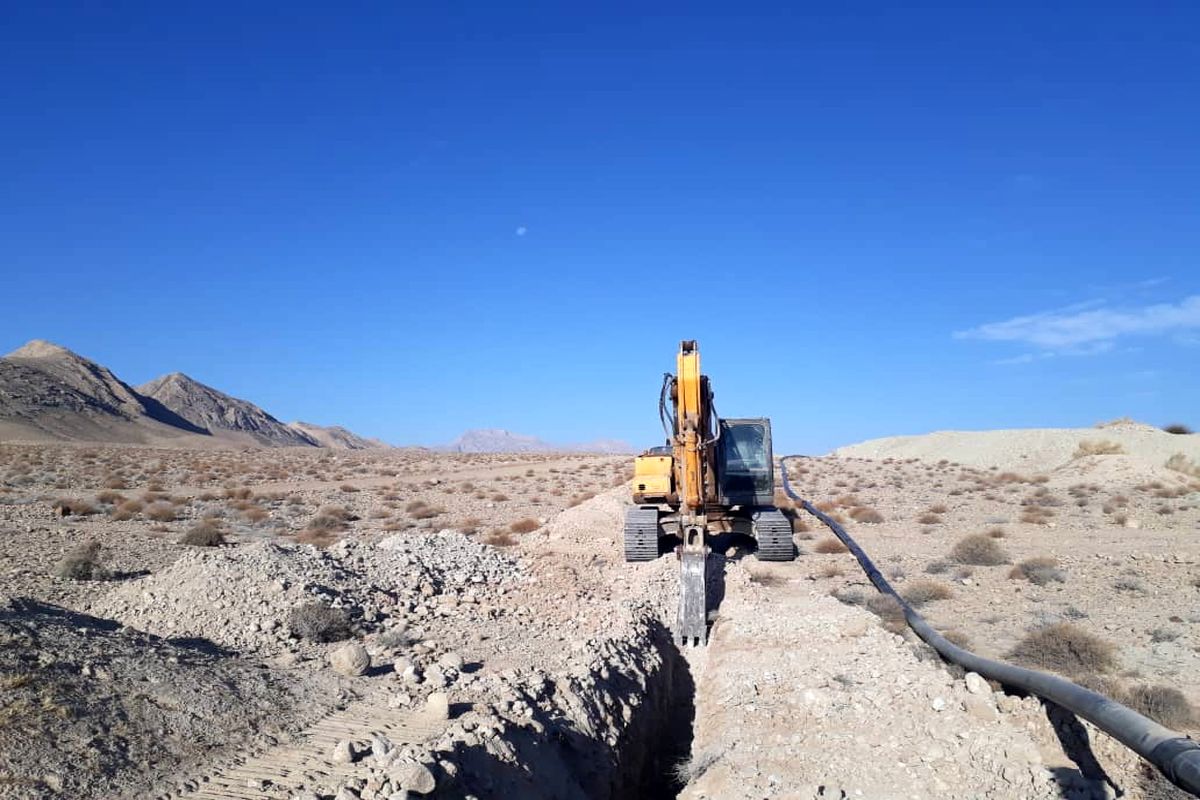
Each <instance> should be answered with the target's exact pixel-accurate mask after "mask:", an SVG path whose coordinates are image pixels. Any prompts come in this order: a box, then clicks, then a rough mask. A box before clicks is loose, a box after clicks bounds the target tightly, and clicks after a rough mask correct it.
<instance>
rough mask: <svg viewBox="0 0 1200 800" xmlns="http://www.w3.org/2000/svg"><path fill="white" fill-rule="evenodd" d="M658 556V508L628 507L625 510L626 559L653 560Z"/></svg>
mask: <svg viewBox="0 0 1200 800" xmlns="http://www.w3.org/2000/svg"><path fill="white" fill-rule="evenodd" d="M656 558H658V509H657V508H630V509H627V510H626V511H625V560H626V561H653V560H654V559H656Z"/></svg>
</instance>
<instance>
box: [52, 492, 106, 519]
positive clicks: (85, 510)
mask: <svg viewBox="0 0 1200 800" xmlns="http://www.w3.org/2000/svg"><path fill="white" fill-rule="evenodd" d="M54 510H55V511H57V512H58V513H59V514H60V515H62V516H64V517H66V516H73V517H86V516H90V515H91V514H96V513H98V512H99V509H97V508H96V507H95V506H94V505H92V504H91V503H89V502H88V501H87V500H78V499H75V498H71V497H60V498H59V499H57V500H55V501H54Z"/></svg>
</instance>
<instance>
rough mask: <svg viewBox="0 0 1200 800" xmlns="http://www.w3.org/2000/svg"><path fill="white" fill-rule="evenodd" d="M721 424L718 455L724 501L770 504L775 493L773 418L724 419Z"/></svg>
mask: <svg viewBox="0 0 1200 800" xmlns="http://www.w3.org/2000/svg"><path fill="white" fill-rule="evenodd" d="M720 426H721V435H720V438H719V439H718V440H717V457H718V459H719V463H718V469H719V470H720V475H719V479H720V487H721V497H722V502H724V503H728V504H730V505H755V506H767V505H770V504H771V502H772V501H773V499H774V495H775V479H774V473H773V470H772V468H771V423H770V421H769V420H765V419H753V420H729V419H723V420H721V421H720Z"/></svg>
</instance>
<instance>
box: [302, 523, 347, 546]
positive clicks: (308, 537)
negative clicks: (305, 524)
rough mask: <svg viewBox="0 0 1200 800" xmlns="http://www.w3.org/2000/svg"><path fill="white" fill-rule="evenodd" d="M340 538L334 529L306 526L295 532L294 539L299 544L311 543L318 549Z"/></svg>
mask: <svg viewBox="0 0 1200 800" xmlns="http://www.w3.org/2000/svg"><path fill="white" fill-rule="evenodd" d="M340 538H342V537H341V535H340V534H339V533H338V532H337V531H334V530H313V529H312V528H306V529H305V530H302V531H300V532H299V533H297V534H296V536H295V539H296V542H297V543H299V544H311V545H312V546H313V547H315V548H317V549H318V550H324V549H325V548H326V547H329V546H330V545H331V544H333V543H334V542H336V541H337V540H338V539H340Z"/></svg>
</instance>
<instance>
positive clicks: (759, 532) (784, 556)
mask: <svg viewBox="0 0 1200 800" xmlns="http://www.w3.org/2000/svg"><path fill="white" fill-rule="evenodd" d="M753 519H754V538H755V539H757V540H758V553H757V557H758V560H759V561H794V560H795V559H796V546H795V545H794V544H793V543H792V523H791V521H790V520H789V519H788V518H787V517H786V516H784V515H783V512H781V511H776V510H771V511H759V512H756V513H755V514H754V518H753Z"/></svg>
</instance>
